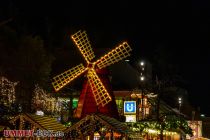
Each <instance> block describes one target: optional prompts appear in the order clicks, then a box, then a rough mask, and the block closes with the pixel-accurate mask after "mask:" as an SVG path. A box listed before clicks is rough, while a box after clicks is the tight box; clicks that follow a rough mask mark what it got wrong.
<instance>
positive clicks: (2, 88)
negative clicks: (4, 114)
mask: <svg viewBox="0 0 210 140" xmlns="http://www.w3.org/2000/svg"><path fill="white" fill-rule="evenodd" d="M17 84H18V82H11V81H9V80H8V79H7V78H5V77H0V102H1V103H3V104H4V105H5V106H8V107H10V106H11V105H12V104H14V103H15V100H16V97H15V87H16V85H17Z"/></svg>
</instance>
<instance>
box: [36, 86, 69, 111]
mask: <svg viewBox="0 0 210 140" xmlns="http://www.w3.org/2000/svg"><path fill="white" fill-rule="evenodd" d="M63 102H65V100H64V99H62V98H59V97H58V98H55V97H52V96H51V95H50V94H49V93H47V92H46V91H45V90H44V89H42V88H40V87H39V86H38V85H35V89H34V95H33V98H32V110H37V109H41V110H42V111H44V112H45V113H46V112H47V113H49V114H60V113H61V111H62V108H63V104H62V103H63Z"/></svg>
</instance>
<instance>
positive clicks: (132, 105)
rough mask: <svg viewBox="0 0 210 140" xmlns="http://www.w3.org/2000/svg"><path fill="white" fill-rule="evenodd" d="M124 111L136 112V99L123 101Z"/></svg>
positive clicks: (127, 112)
mask: <svg viewBox="0 0 210 140" xmlns="http://www.w3.org/2000/svg"><path fill="white" fill-rule="evenodd" d="M124 113H125V114H134V113H136V101H125V102H124Z"/></svg>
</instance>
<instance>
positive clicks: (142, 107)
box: [140, 61, 145, 119]
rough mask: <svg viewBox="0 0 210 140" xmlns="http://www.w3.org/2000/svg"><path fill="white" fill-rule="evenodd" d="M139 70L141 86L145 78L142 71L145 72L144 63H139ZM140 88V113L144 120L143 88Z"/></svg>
mask: <svg viewBox="0 0 210 140" xmlns="http://www.w3.org/2000/svg"><path fill="white" fill-rule="evenodd" d="M140 68H141V73H140V82H141V83H140V84H141V85H143V84H144V81H145V77H144V70H145V63H144V61H141V62H140ZM141 88H142V91H141V92H142V93H141V111H142V119H144V115H145V114H144V91H143V88H144V87H143V86H141Z"/></svg>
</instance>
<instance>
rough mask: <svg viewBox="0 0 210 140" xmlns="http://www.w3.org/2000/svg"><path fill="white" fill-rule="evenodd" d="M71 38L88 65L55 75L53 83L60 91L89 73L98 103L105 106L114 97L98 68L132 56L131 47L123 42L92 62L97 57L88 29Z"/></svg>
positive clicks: (89, 79) (90, 82) (89, 81)
mask: <svg viewBox="0 0 210 140" xmlns="http://www.w3.org/2000/svg"><path fill="white" fill-rule="evenodd" d="M71 38H72V39H73V41H74V43H75V44H76V46H77V47H78V49H79V51H80V52H81V54H82V55H83V57H84V59H85V61H86V62H87V67H85V66H84V65H83V64H79V65H77V66H75V67H73V68H71V69H69V70H67V71H65V72H63V73H61V74H59V75H57V76H55V77H53V81H52V85H53V87H54V89H55V91H59V90H60V89H61V88H63V87H64V86H66V85H67V84H69V83H70V82H71V81H72V80H74V79H75V78H77V77H78V76H80V75H81V74H84V73H85V74H86V75H87V79H88V84H89V85H90V87H91V90H92V94H93V96H94V99H95V102H96V105H97V106H102V107H104V106H105V105H106V104H108V103H109V102H111V101H112V97H111V96H110V94H109V92H108V90H107V89H106V87H105V86H104V84H103V80H101V79H100V76H98V74H97V70H96V69H103V68H105V67H107V66H109V65H112V64H114V63H116V62H118V61H120V60H122V59H124V58H126V57H128V56H130V51H131V48H130V46H129V45H128V43H127V42H123V43H121V44H120V45H118V46H117V47H116V48H114V49H113V50H111V51H110V52H108V53H107V54H106V55H104V56H102V57H101V58H99V59H98V60H97V61H94V62H92V60H93V59H94V58H95V55H94V52H93V50H92V48H91V45H90V41H89V40H88V37H87V34H86V31H81V30H80V31H78V32H76V33H75V34H73V35H72V36H71Z"/></svg>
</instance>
